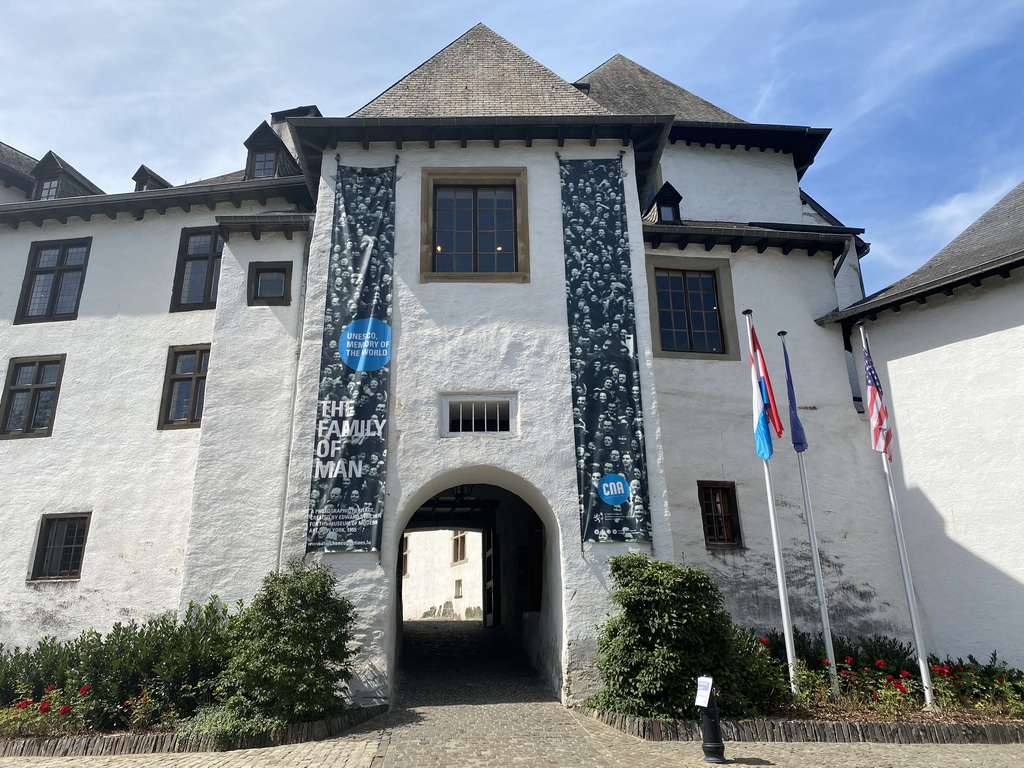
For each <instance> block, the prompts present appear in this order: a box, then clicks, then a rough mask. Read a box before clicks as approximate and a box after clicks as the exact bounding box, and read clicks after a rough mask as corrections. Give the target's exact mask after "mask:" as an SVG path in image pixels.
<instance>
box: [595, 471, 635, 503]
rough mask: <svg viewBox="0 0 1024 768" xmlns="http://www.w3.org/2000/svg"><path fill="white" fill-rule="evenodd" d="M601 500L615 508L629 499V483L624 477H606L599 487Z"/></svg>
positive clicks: (602, 479)
mask: <svg viewBox="0 0 1024 768" xmlns="http://www.w3.org/2000/svg"><path fill="white" fill-rule="evenodd" d="M597 492H598V494H600V496H601V500H602V501H604V502H605V503H606V504H611V505H612V506H613V507H616V506H618V505H619V504H622V503H623V502H625V501H627V500H628V499H629V483H627V482H626V478H625V477H623V476H622V475H605V476H604V477H602V478H601V482H600V483H599V484H598V486H597Z"/></svg>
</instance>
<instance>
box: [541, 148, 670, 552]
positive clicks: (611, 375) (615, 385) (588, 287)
mask: <svg viewBox="0 0 1024 768" xmlns="http://www.w3.org/2000/svg"><path fill="white" fill-rule="evenodd" d="M559 166H560V171H561V180H562V221H563V227H564V242H565V286H566V298H567V304H568V311H569V359H570V365H571V373H570V376H571V380H572V388H573V421H574V424H575V432H576V475H577V480H578V483H579V498H580V530H581V534H582V536H583V540H584V541H650V540H651V515H650V504H649V501H648V491H647V459H646V455H647V454H646V449H645V446H644V427H643V408H642V404H641V399H640V373H639V363H638V360H637V351H636V319H635V316H634V310H633V277H632V271H631V269H630V261H629V259H630V254H629V233H628V228H627V223H626V205H627V202H626V195H625V191H624V188H623V182H622V161H621V159H618V158H613V159H601V160H560V161H559Z"/></svg>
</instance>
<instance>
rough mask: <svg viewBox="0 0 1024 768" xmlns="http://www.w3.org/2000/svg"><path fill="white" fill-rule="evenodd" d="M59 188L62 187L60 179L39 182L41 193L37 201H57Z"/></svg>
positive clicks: (37, 196)
mask: <svg viewBox="0 0 1024 768" xmlns="http://www.w3.org/2000/svg"><path fill="white" fill-rule="evenodd" d="M58 186H60V179H43V180H42V181H40V182H39V193H38V194H37V195H36V200H56V199H57V187H58Z"/></svg>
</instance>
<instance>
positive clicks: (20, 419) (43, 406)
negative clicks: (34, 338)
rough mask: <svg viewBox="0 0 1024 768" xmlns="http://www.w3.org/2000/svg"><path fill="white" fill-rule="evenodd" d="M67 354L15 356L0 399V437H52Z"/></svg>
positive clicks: (8, 369)
mask: <svg viewBox="0 0 1024 768" xmlns="http://www.w3.org/2000/svg"><path fill="white" fill-rule="evenodd" d="M64 358H65V355H52V356H49V357H15V358H12V359H11V362H10V365H9V366H8V368H7V381H6V384H5V385H4V392H3V399H2V400H0V438H13V437H49V435H50V434H51V432H52V431H53V416H54V412H55V411H56V408H57V395H58V394H59V393H60V380H61V376H62V374H63V372H64Z"/></svg>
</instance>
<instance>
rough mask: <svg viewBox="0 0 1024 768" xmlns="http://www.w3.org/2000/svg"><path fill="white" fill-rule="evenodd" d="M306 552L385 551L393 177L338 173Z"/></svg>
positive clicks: (391, 171) (388, 171)
mask: <svg viewBox="0 0 1024 768" xmlns="http://www.w3.org/2000/svg"><path fill="white" fill-rule="evenodd" d="M333 227H334V229H333V232H332V235H331V252H330V261H329V265H328V273H327V297H326V306H325V308H324V334H323V347H322V351H321V358H320V389H319V395H318V397H317V411H316V434H315V435H314V440H313V443H314V446H315V447H314V458H313V480H312V483H311V487H310V494H309V524H308V527H307V530H306V551H307V552H374V551H379V550H380V544H381V518H382V516H383V512H384V483H385V470H386V465H387V425H388V397H389V390H390V380H391V365H390V363H391V296H392V291H391V288H392V275H393V265H394V232H395V168H352V167H348V166H343V165H339V166H338V175H337V180H336V185H335V210H334V224H333Z"/></svg>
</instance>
